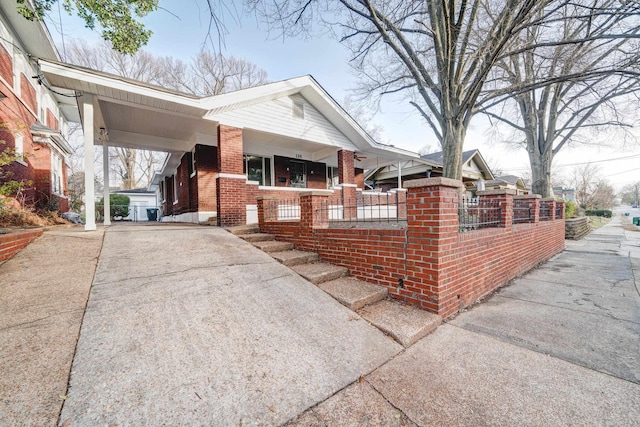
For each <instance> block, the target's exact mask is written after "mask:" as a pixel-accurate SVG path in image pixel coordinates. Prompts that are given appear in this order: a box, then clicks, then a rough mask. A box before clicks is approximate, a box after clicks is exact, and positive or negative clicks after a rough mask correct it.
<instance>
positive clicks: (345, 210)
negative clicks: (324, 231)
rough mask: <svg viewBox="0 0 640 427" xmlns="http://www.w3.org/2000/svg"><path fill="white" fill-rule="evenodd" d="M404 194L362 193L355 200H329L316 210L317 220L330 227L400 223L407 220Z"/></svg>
mask: <svg viewBox="0 0 640 427" xmlns="http://www.w3.org/2000/svg"><path fill="white" fill-rule="evenodd" d="M403 196H404V194H403V193H402V194H398V193H375V192H369V193H360V194H358V195H356V197H355V198H348V199H327V200H325V201H323V202H322V204H321V205H320V207H318V208H317V209H316V218H326V219H327V220H328V222H329V224H330V225H334V226H338V225H340V224H348V223H398V222H406V220H407V202H406V197H403Z"/></svg>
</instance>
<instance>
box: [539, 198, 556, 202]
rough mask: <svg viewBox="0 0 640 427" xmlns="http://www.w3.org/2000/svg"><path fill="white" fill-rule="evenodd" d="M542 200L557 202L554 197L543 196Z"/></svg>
mask: <svg viewBox="0 0 640 427" xmlns="http://www.w3.org/2000/svg"><path fill="white" fill-rule="evenodd" d="M542 201H543V202H557V200H556V199H555V197H545V198H544V199H542Z"/></svg>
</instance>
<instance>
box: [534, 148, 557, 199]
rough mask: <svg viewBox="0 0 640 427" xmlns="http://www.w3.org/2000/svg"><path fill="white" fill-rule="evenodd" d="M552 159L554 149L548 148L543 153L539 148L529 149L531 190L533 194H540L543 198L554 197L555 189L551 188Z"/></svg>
mask: <svg viewBox="0 0 640 427" xmlns="http://www.w3.org/2000/svg"><path fill="white" fill-rule="evenodd" d="M552 161H553V151H552V150H546V151H545V152H543V153H539V152H538V151H537V150H529V162H530V163H531V190H532V192H533V194H539V195H541V196H542V197H543V198H548V197H553V190H552V188H551V162H552Z"/></svg>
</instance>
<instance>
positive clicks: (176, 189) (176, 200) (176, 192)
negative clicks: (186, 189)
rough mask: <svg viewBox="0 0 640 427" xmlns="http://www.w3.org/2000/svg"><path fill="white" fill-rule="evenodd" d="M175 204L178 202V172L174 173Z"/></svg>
mask: <svg viewBox="0 0 640 427" xmlns="http://www.w3.org/2000/svg"><path fill="white" fill-rule="evenodd" d="M173 204H174V205H177V204H178V173H177V172H176V174H175V175H173Z"/></svg>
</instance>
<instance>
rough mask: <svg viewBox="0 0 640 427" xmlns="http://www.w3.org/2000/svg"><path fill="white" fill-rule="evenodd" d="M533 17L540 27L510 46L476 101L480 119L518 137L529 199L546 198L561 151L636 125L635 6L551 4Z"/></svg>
mask: <svg viewBox="0 0 640 427" xmlns="http://www.w3.org/2000/svg"><path fill="white" fill-rule="evenodd" d="M538 13H539V17H538V18H537V19H539V20H544V21H545V25H544V26H529V27H528V28H527V29H526V30H525V31H521V32H520V33H519V34H518V35H517V36H516V37H514V38H513V39H512V41H511V46H510V49H509V51H508V55H505V56H502V57H500V58H499V59H498V61H497V62H496V63H497V67H496V69H495V70H494V71H495V73H494V74H493V75H492V78H491V79H490V80H489V82H488V88H487V89H488V90H487V91H486V92H485V93H484V94H483V96H481V102H484V104H485V109H484V112H485V113H486V114H487V115H489V116H490V117H491V118H493V119H497V120H498V122H499V123H503V124H506V125H508V126H510V127H511V128H513V129H515V130H516V131H517V133H520V134H521V135H523V136H521V137H516V138H515V141H517V143H519V144H523V145H524V146H525V147H526V149H527V152H528V155H529V161H530V164H531V171H532V178H533V182H532V187H533V192H534V193H537V194H541V195H542V196H543V197H550V196H551V195H552V192H551V182H552V178H551V172H552V170H551V169H552V162H553V158H554V156H555V155H556V154H557V153H558V152H559V151H560V150H561V149H563V148H564V147H565V146H567V145H569V144H576V143H586V142H588V141H590V139H591V138H593V137H595V136H597V134H596V132H598V131H602V130H603V129H606V128H611V127H618V128H621V129H625V128H628V127H630V126H631V125H632V123H633V119H635V111H636V110H637V100H638V98H637V94H638V93H639V92H640V50H639V49H638V39H637V37H638V34H639V31H640V20H638V14H639V13H640V3H638V2H621V1H618V0H582V1H578V2H570V3H566V4H562V2H553V3H551V4H550V5H549V6H548V7H547V9H546V10H544V11H538ZM505 100H506V101H505ZM634 101H635V102H636V106H635V107H634V108H633V109H629V108H628V105H627V104H628V103H629V102H634ZM629 112H632V115H629V114H628V113H629ZM623 137H624V136H623ZM622 139H624V138H622Z"/></svg>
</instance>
